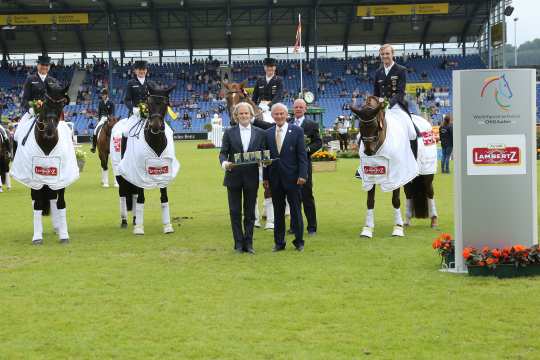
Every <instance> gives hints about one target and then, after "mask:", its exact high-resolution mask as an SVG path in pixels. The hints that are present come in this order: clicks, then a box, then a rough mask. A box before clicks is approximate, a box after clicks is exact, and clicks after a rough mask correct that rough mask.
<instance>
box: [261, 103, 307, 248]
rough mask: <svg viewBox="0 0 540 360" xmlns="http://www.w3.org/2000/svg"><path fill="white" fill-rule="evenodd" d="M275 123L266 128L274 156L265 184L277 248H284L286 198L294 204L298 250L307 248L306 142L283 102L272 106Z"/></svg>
mask: <svg viewBox="0 0 540 360" xmlns="http://www.w3.org/2000/svg"><path fill="white" fill-rule="evenodd" d="M272 117H273V118H274V121H275V122H276V126H274V127H271V128H270V129H267V130H266V144H267V146H268V149H269V150H270V156H271V158H272V159H275V161H274V162H272V164H271V165H269V166H267V167H266V168H265V169H264V173H263V176H264V182H263V185H264V187H265V188H270V189H271V191H272V203H273V205H274V243H275V245H274V249H273V251H274V252H276V251H281V250H285V245H286V243H285V199H287V200H288V201H289V205H290V208H291V224H292V225H293V229H294V234H295V239H294V241H293V244H294V246H295V248H296V250H298V251H303V250H304V237H303V236H304V235H303V234H304V222H303V219H302V210H301V196H302V195H301V190H302V185H304V184H305V183H306V179H307V177H308V160H307V155H306V148H305V145H304V130H303V129H302V128H301V127H299V126H296V125H294V124H289V123H287V118H288V110H287V107H286V106H285V105H283V104H282V103H276V104H274V105H273V106H272Z"/></svg>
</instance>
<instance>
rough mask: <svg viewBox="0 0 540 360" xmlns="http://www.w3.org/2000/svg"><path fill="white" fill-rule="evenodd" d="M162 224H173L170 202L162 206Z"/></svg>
mask: <svg viewBox="0 0 540 360" xmlns="http://www.w3.org/2000/svg"><path fill="white" fill-rule="evenodd" d="M161 222H162V223H163V225H167V224H170V223H171V215H170V211H169V203H168V202H166V203H162V204H161Z"/></svg>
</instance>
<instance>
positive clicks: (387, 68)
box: [383, 61, 395, 76]
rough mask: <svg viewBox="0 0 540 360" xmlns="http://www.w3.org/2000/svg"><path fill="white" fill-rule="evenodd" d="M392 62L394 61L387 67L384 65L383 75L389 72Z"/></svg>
mask: <svg viewBox="0 0 540 360" xmlns="http://www.w3.org/2000/svg"><path fill="white" fill-rule="evenodd" d="M394 64H395V63H394V62H393V61H392V63H391V64H390V66H389V67H386V66H385V67H384V75H386V76H388V73H389V72H390V69H392V66H394ZM383 66H384V65H383Z"/></svg>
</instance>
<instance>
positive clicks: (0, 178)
mask: <svg viewBox="0 0 540 360" xmlns="http://www.w3.org/2000/svg"><path fill="white" fill-rule="evenodd" d="M6 182H7V181H6ZM1 188H2V177H1V176H0V189H1Z"/></svg>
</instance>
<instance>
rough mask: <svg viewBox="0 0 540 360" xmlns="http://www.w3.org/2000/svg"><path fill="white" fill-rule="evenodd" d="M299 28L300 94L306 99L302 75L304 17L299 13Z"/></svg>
mask: <svg viewBox="0 0 540 360" xmlns="http://www.w3.org/2000/svg"><path fill="white" fill-rule="evenodd" d="M298 26H300V39H299V40H300V41H299V43H300V47H299V51H298V53H299V54H300V94H301V96H302V98H304V77H303V75H302V15H301V14H300V13H298Z"/></svg>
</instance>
